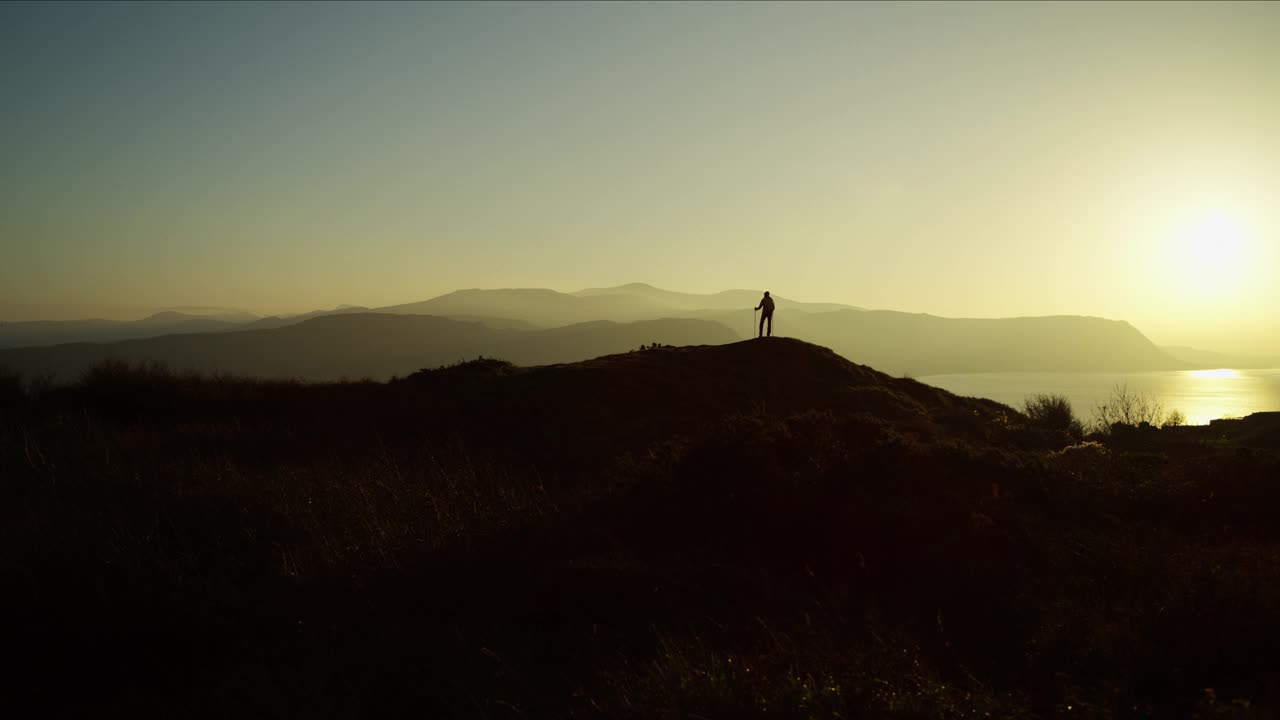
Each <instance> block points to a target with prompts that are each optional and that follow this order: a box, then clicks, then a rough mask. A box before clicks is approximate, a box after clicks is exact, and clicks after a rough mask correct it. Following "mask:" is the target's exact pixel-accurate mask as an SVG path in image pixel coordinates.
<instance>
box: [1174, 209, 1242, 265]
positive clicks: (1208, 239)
mask: <svg viewBox="0 0 1280 720" xmlns="http://www.w3.org/2000/svg"><path fill="white" fill-rule="evenodd" d="M1247 234H1248V233H1247V232H1246V229H1245V227H1244V224H1243V223H1241V222H1240V220H1239V219H1238V218H1235V217H1232V216H1231V215H1228V214H1226V213H1206V214H1204V215H1202V216H1201V217H1198V218H1196V219H1195V220H1193V221H1192V222H1191V223H1190V224H1189V226H1188V227H1187V229H1186V230H1185V234H1184V236H1183V251H1184V252H1185V253H1186V257H1187V259H1188V260H1190V261H1192V262H1194V263H1196V264H1197V265H1198V266H1199V267H1200V268H1201V269H1203V270H1208V271H1219V272H1222V271H1232V270H1237V269H1240V268H1239V265H1240V262H1241V260H1242V256H1243V254H1244V249H1245V239H1246V236H1247Z"/></svg>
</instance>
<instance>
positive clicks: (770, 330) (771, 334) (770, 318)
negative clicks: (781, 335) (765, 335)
mask: <svg viewBox="0 0 1280 720" xmlns="http://www.w3.org/2000/svg"><path fill="white" fill-rule="evenodd" d="M769 337H773V313H769Z"/></svg>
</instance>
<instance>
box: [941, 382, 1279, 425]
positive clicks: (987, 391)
mask: <svg viewBox="0 0 1280 720" xmlns="http://www.w3.org/2000/svg"><path fill="white" fill-rule="evenodd" d="M916 379H917V380H919V381H920V382H923V383H928V384H930V385H933V386H935V387H940V388H942V389H944V390H948V391H950V392H953V393H955V394H957V395H964V396H968V397H983V398H990V399H992V400H995V401H997V402H1002V403H1004V404H1006V405H1010V406H1013V407H1015V408H1018V409H1021V408H1022V404H1023V401H1025V400H1026V399H1027V397H1028V396H1031V395H1035V394H1040V393H1043V394H1049V395H1065V396H1066V397H1067V399H1068V400H1070V401H1071V407H1072V409H1073V410H1074V411H1075V414H1076V417H1078V418H1080V419H1081V420H1083V421H1084V422H1085V424H1086V425H1087V424H1089V423H1090V422H1092V421H1093V418H1094V416H1093V409H1094V408H1095V407H1096V406H1097V405H1099V404H1101V403H1103V402H1106V401H1107V400H1108V399H1109V398H1110V397H1111V395H1112V393H1113V392H1114V390H1115V388H1116V387H1118V386H1126V387H1127V388H1128V390H1129V391H1130V392H1138V393H1142V394H1144V395H1146V396H1148V397H1150V398H1153V399H1155V400H1156V401H1158V402H1159V403H1160V404H1161V406H1162V407H1163V408H1164V410H1166V411H1172V410H1179V411H1181V412H1182V414H1183V415H1184V416H1185V417H1186V421H1187V423H1188V424H1190V425H1207V424H1208V423H1209V421H1211V420H1215V419H1218V418H1239V417H1244V416H1246V415H1250V414H1252V413H1255V412H1266V411H1273V410H1280V368H1271V369H1263V370H1239V369H1232V368H1218V369H1216V370H1173V371H1160V372H1133V373H1063V372H996V373H964V374H953V375H926V376H923V377H919V378H916Z"/></svg>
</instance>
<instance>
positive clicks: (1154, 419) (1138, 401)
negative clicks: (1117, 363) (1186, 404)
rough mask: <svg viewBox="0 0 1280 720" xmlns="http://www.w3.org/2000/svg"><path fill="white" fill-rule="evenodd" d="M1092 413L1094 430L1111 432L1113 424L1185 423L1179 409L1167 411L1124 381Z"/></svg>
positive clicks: (1157, 401) (1154, 425) (1155, 425)
mask: <svg viewBox="0 0 1280 720" xmlns="http://www.w3.org/2000/svg"><path fill="white" fill-rule="evenodd" d="M1093 417H1094V421H1095V423H1096V430H1097V431H1098V432H1101V433H1106V432H1110V430H1111V428H1112V427H1113V426H1115V425H1124V426H1129V427H1139V426H1142V425H1150V426H1152V427H1166V426H1169V427H1172V426H1175V425H1184V424H1186V421H1187V419H1186V416H1185V415H1183V414H1182V412H1181V411H1179V410H1173V411H1170V412H1166V411H1165V409H1164V405H1162V404H1161V403H1160V401H1159V400H1156V399H1155V398H1153V397H1151V396H1150V395H1146V394H1143V393H1140V392H1136V391H1133V390H1130V389H1129V385H1128V384H1127V383H1120V384H1118V385H1116V386H1115V387H1114V388H1112V390H1111V398H1110V399H1108V400H1107V401H1106V402H1104V403H1101V404H1099V405H1096V406H1094V408H1093Z"/></svg>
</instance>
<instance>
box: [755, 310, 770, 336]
mask: <svg viewBox="0 0 1280 720" xmlns="http://www.w3.org/2000/svg"><path fill="white" fill-rule="evenodd" d="M767 317H769V316H768V315H761V316H760V332H758V333H756V337H760V336H761V335H764V319H765V318H767ZM769 330H770V331H772V330H773V326H772V325H770V326H769Z"/></svg>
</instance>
